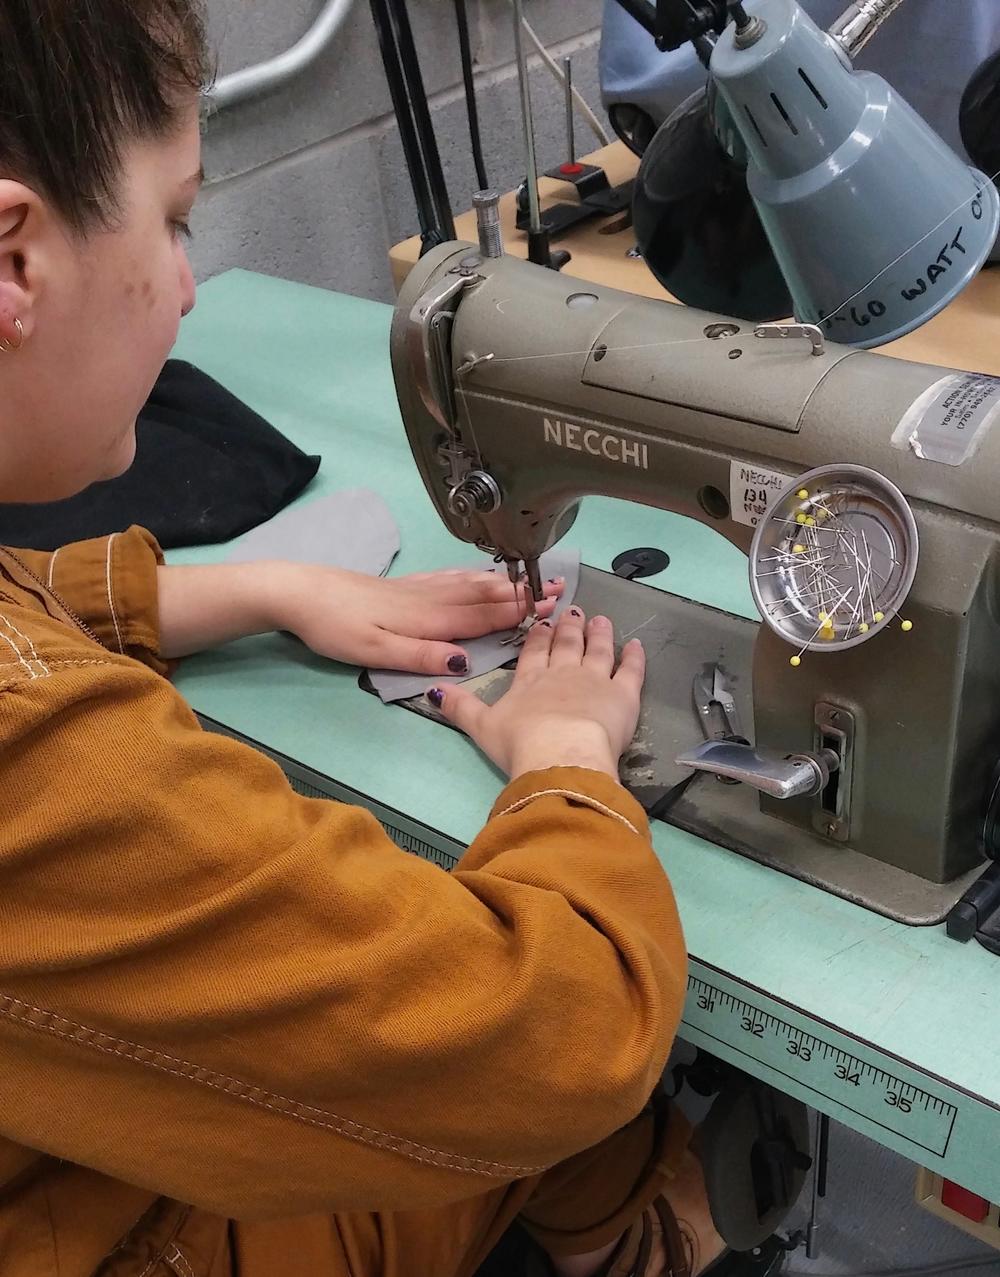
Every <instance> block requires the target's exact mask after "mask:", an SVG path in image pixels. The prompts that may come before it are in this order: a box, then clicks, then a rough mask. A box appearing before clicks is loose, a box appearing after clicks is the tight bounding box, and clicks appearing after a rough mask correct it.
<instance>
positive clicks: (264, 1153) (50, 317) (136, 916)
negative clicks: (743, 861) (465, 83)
mask: <svg viewBox="0 0 1000 1277" xmlns="http://www.w3.org/2000/svg"><path fill="white" fill-rule="evenodd" d="M0 49H2V50H3V58H4V72H3V76H2V77H0V500H7V501H14V500H16V501H28V500H30V501H51V500H54V499H58V498H60V497H64V496H68V495H70V494H72V493H75V492H77V491H79V490H81V489H82V488H83V487H85V486H86V485H88V484H90V483H92V482H94V481H96V480H99V479H104V478H108V477H111V476H114V475H117V474H119V473H121V472H122V471H123V470H124V469H125V468H126V467H127V466H128V465H129V463H130V461H131V459H132V457H133V452H134V446H135V434H134V422H135V417H136V414H137V412H138V410H139V408H140V407H141V405H142V403H143V402H144V400H145V397H146V396H147V394H148V392H149V390H150V388H151V387H152V385H153V382H154V380H155V378H156V376H157V373H158V371H159V369H160V367H161V366H162V364H163V361H164V359H165V358H166V356H167V354H168V352H169V350H170V349H171V346H172V344H173V341H174V338H175V336H176V333H177V328H178V323H179V321H180V318H181V316H182V315H183V314H185V313H186V312H187V311H189V310H190V309H191V307H192V306H193V305H194V284H193V281H192V277H191V273H190V270H189V267H188V264H187V260H186V257H185V252H184V247H183V242H182V239H183V234H184V231H185V224H186V221H187V218H188V215H189V213H190V210H191V205H192V203H193V201H194V198H195V195H196V193H197V190H198V186H199V182H200V176H199V174H200V156H199V130H198V91H199V88H200V86H201V84H202V82H203V78H204V52H203V43H202V30H201V26H200V23H199V20H198V16H197V14H196V12H195V10H194V8H193V3H191V2H189V0H0ZM0 572H2V579H0V649H2V651H3V657H2V658H0V786H2V792H3V794H4V796H5V800H4V819H3V822H2V827H0V900H2V902H3V903H2V922H3V925H2V928H0V1092H2V1103H0V1113H2V1114H3V1118H2V1127H0V1130H2V1132H3V1138H0V1254H2V1259H0V1271H2V1272H3V1274H4V1277H29V1274H30V1277H48V1275H49V1274H52V1275H53V1277H55V1274H57V1273H58V1274H59V1275H60V1277H85V1275H89V1274H93V1273H98V1272H99V1273H100V1274H102V1277H124V1275H126V1274H127V1275H129V1277H139V1275H140V1274H141V1277H165V1275H166V1274H174V1277H191V1274H196V1275H197V1277H209V1275H211V1277H219V1275H221V1274H227V1275H229V1274H233V1275H235V1274H236V1273H239V1274H240V1275H241V1277H263V1275H264V1274H267V1275H268V1277H298V1275H303V1277H304V1275H305V1274H308V1275H309V1277H347V1274H351V1275H352V1277H375V1274H386V1275H388V1277H399V1275H402V1274H404V1273H405V1274H408V1275H410V1277H423V1275H425V1274H426V1275H427V1277H452V1275H453V1274H454V1275H457V1274H470V1273H472V1272H474V1271H475V1268H476V1267H477V1265H478V1264H479V1263H481V1262H482V1259H483V1258H484V1256H485V1255H487V1254H488V1253H489V1251H490V1249H491V1248H492V1247H493V1246H494V1245H495V1243H496V1240H497V1238H498V1237H499V1236H500V1235H501V1234H502V1233H503V1232H504V1230H505V1229H506V1228H507V1226H508V1225H509V1224H510V1222H511V1221H512V1220H513V1219H515V1217H518V1216H519V1217H520V1218H521V1219H522V1220H523V1221H524V1222H525V1223H526V1224H527V1226H528V1227H529V1228H530V1230H531V1231H532V1232H533V1234H534V1236H535V1237H536V1239H537V1240H538V1241H539V1242H540V1243H541V1246H542V1247H543V1248H544V1250H545V1252H546V1253H547V1254H548V1255H549V1256H550V1257H551V1271H552V1272H554V1273H557V1274H562V1275H563V1277H570V1275H572V1277H586V1275H589V1274H596V1273H609V1274H610V1273H613V1274H625V1273H635V1274H642V1273H645V1274H646V1277H657V1275H658V1274H662V1273H666V1272H668V1271H671V1265H673V1269H672V1270H673V1271H674V1272H675V1274H676V1275H677V1277H680V1275H681V1273H683V1272H684V1271H685V1270H686V1268H690V1269H691V1270H692V1271H697V1270H698V1269H699V1268H700V1267H701V1266H703V1265H704V1264H706V1263H708V1262H709V1261H710V1260H711V1259H712V1258H713V1257H714V1255H715V1254H717V1253H718V1251H719V1250H720V1249H721V1242H720V1241H719V1239H718V1237H717V1235H716V1234H715V1233H714V1230H713V1228H712V1225H711V1220H710V1218H709V1215H708V1211H707V1207H706V1206H705V1202H704V1193H703V1189H702V1187H701V1184H700V1179H699V1172H698V1168H697V1163H696V1162H694V1160H693V1158H691V1156H690V1155H689V1154H687V1153H686V1152H685V1143H686V1135H685V1131H684V1128H683V1126H682V1124H681V1123H680V1122H679V1121H677V1120H675V1121H672V1122H670V1123H669V1125H667V1126H666V1128H664V1123H663V1122H662V1121H660V1120H658V1115H657V1114H656V1113H654V1112H653V1111H652V1110H651V1109H649V1108H646V1107H644V1105H645V1104H646V1101H647V1099H648V1097H649V1095H650V1094H651V1092H652V1091H653V1090H654V1086H655V1084H656V1082H657V1079H658V1077H659V1074H660V1072H661V1070H662V1068H663V1065H664V1062H665V1059H666V1057H667V1053H668V1050H669V1047H670V1043H671V1040H672V1038H673V1035H674V1032H675V1030H676V1027H677V1023H678V1019H679V1015H680V1008H681V1001H682V996H683V990H684V977H685V955H684V948H683V943H682V938H681V932H680V926H679V923H678V919H677V914H676V911H675V907H674V902H673V898H672V895H671V891H670V887H669V884H668V883H667V880H666V878H665V876H664V874H663V872H662V870H661V869H660V867H659V865H658V863H657V861H656V859H655V857H654V855H653V853H652V851H651V849H650V845H649V839H648V833H647V829H646V825H645V820H644V816H643V813H642V811H641V810H640V808H639V807H638V806H637V805H636V804H635V803H634V802H633V801H632V800H631V799H630V798H629V796H628V795H627V794H626V793H625V792H624V791H623V790H622V789H621V788H620V787H619V785H618V782H617V764H618V759H619V756H620V754H621V752H622V750H623V749H624V748H625V746H626V744H627V743H628V741H629V740H630V738H631V736H632V733H633V730H634V728H635V724H636V718H637V714H638V707H639V694H640V689H641V684H642V679H643V656H642V650H641V647H640V646H639V644H638V643H631V644H629V646H628V647H627V648H626V649H625V651H624V654H623V655H622V658H621V662H620V664H619V666H618V667H617V669H615V662H614V653H613V640H612V632H611V627H610V624H609V623H608V622H607V621H606V620H604V619H603V618H600V617H598V618H594V619H593V620H591V621H590V622H589V623H586V622H585V620H584V618H583V616H582V615H581V614H580V613H579V612H578V611H571V612H569V613H568V614H567V616H566V617H564V618H563V619H562V620H561V621H560V622H559V624H558V626H556V627H554V628H553V627H552V626H551V625H547V624H543V625H540V626H537V627H536V628H535V630H534V631H533V632H532V634H531V636H530V638H529V640H528V642H527V643H526V645H525V647H524V652H523V656H522V658H521V663H520V669H519V672H518V676H517V680H516V682H515V684H514V687H513V688H512V690H511V692H510V693H509V695H508V696H506V697H505V698H504V699H503V700H502V701H501V702H500V703H499V704H498V705H496V706H495V707H493V708H490V709H487V708H486V707H484V706H483V705H481V704H480V703H479V702H478V701H477V700H475V699H474V698H473V697H472V696H471V695H470V694H469V693H468V692H466V691H464V690H462V689H459V688H456V689H450V690H448V691H447V692H444V693H440V694H436V695H435V700H436V701H437V702H442V703H443V708H444V712H445V713H446V714H447V716H448V717H449V718H450V719H451V720H452V721H453V722H454V723H455V724H457V725H458V726H460V727H462V728H463V729H464V730H465V731H467V732H468V734H469V735H470V736H471V737H472V738H473V740H474V741H475V742H476V743H477V744H478V745H479V746H480V747H481V748H482V749H483V750H485V751H486V753H487V754H488V755H489V756H490V757H491V758H492V759H493V761H494V762H495V763H496V764H497V765H498V766H499V767H500V768H502V769H503V770H504V771H506V772H507V773H508V774H509V775H510V776H511V778H512V783H511V785H510V787H509V788H508V789H507V790H505V792H504V793H503V794H502V795H501V797H500V798H499V800H498V802H497V805H496V808H495V809H494V813H493V816H492V818H491V819H490V821H489V823H488V824H487V826H486V827H485V829H484V830H483V832H482V834H481V835H480V837H479V838H478V839H476V841H475V843H474V844H473V845H472V847H471V848H470V849H469V852H468V854H467V855H466V857H465V858H464V860H463V861H462V863H461V864H460V865H459V867H458V869H457V870H456V872H455V873H454V874H452V875H450V876H449V875H446V874H444V873H442V872H441V871H440V870H438V869H436V868H434V867H432V866H430V865H428V864H426V863H424V862H422V861H420V860H418V859H416V858H414V857H411V856H407V855H405V854H404V853H402V852H400V851H399V850H397V849H396V848H395V847H394V845H393V844H392V843H391V842H389V841H388V839H387V838H386V837H385V836H384V834H383V832H382V830H381V828H380V827H379V825H378V824H377V822H376V821H375V820H374V819H373V818H372V817H370V816H369V815H368V814H367V813H365V812H362V811H360V810H354V809H351V808H345V807H342V806H338V805H336V804H333V803H326V802H316V801H309V800H305V799H302V798H300V797H298V796H296V795H295V794H294V793H293V792H292V791H291V790H290V788H289V787H288V785H287V783H286V781H285V779H284V777H283V776H282V774H281V773H280V771H279V770H278V769H277V768H276V767H275V766H273V765H272V764H271V763H270V762H269V761H268V760H266V759H265V758H263V757H262V756H260V755H259V754H257V753H255V752H253V751H251V750H249V749H245V748H243V747H241V746H239V745H237V744H235V743H233V742H231V741H228V740H226V739H223V738H222V737H219V736H213V735H209V734H206V733H203V732H201V731H200V730H199V728H198V726H197V723H196V721H195V719H194V717H193V715H192V714H191V712H190V710H189V709H188V708H187V706H186V705H185V704H184V703H183V701H182V700H181V698H180V697H179V696H178V695H177V693H176V692H175V691H174V690H173V689H172V687H171V685H170V683H169V682H168V681H167V679H166V678H164V677H163V674H164V671H165V669H166V665H165V662H168V661H170V660H171V659H173V658H176V657H179V656H183V655H184V654H186V653H189V652H193V651H196V650H197V649H199V648H202V647H205V646H207V645H210V644H215V643H220V642H223V641H226V640H227V639H230V638H233V637H235V636H238V635H241V634H248V633H254V632H260V631H262V630H266V629H271V628H280V629H283V630H288V631H291V632H293V633H295V634H297V635H299V636H300V637H301V638H302V639H303V640H304V641H305V642H306V643H308V644H309V645H310V646H312V647H313V648H314V649H315V650H316V651H318V652H320V653H323V654H324V655H326V656H329V657H332V658H336V659H339V660H342V661H352V662H357V663H359V664H372V663H374V664H380V665H395V666H400V667H408V666H410V667H417V668H420V669H426V670H431V671H435V670H436V671H440V672H441V673H444V672H445V671H446V670H451V671H454V670H455V669H456V667H457V666H458V665H460V664H461V660H462V658H463V655H464V654H463V652H462V649H461V648H460V647H459V646H456V645H455V644H454V643H453V642H451V640H452V639H453V637H454V636H455V635H456V634H458V635H463V636H473V635H476V634H480V633H484V632H489V631H492V630H495V629H497V628H501V627H505V626H508V625H510V624H511V623H512V622H513V621H514V619H515V615H514V614H515V610H516V609H515V607H514V605H513V604H512V603H510V602H508V601H506V589H507V588H509V587H504V586H503V584H502V583H500V582H498V581H497V580H496V579H495V578H494V577H492V576H490V575H489V574H485V573H484V574H478V573H469V574H460V575H456V576H452V577H449V578H446V579H445V580H444V581H443V582H442V581H441V580H437V581H434V582H433V583H431V584H428V582H427V581H426V580H421V579H412V580H402V581H372V580H368V579H362V578H358V577H355V576H352V575H351V574H350V573H344V572H320V571H318V570H316V569H313V568H304V567H293V566H291V565H287V564H286V565H281V564H257V565H241V566H230V567H217V568H202V569H194V568H167V567H164V566H163V565H162V562H161V556H160V555H159V553H158V550H157V547H156V545H155V544H154V543H153V541H152V539H151V538H150V537H149V536H148V535H147V534H145V533H143V532H142V531H139V530H132V531H130V532H127V533H124V534H121V535H117V536H113V537H110V538H107V539H104V540H101V541H99V542H89V543H85V544H82V545H76V546H70V547H67V548H65V549H63V550H60V551H58V552H57V553H55V554H52V555H43V554H39V553H30V552H24V551H18V552H16V553H14V554H11V553H10V552H6V551H5V552H2V553H0ZM553 592H555V590H554V591H553ZM546 606H547V607H548V608H549V609H551V606H552V603H551V601H550V602H549V603H548V604H547V605H546ZM445 783H446V781H445V780H444V778H442V785H444V784H445ZM661 1116H662V1115H661ZM588 1150H589V1151H588ZM668 1181H670V1182H671V1183H672V1184H673V1185H674V1186H673V1187H671V1189H670V1196H671V1200H672V1202H673V1207H674V1209H673V1210H671V1209H669V1208H668V1207H667V1206H665V1205H664V1203H663V1201H662V1199H660V1193H661V1190H662V1188H663V1185H664V1184H666V1183H667V1182H668ZM675 1215H680V1216H681V1217H682V1219H684V1220H685V1221H686V1223H685V1225H684V1229H683V1234H684V1239H685V1240H684V1244H682V1240H681V1234H680V1232H679V1230H678V1226H677V1223H676V1220H675ZM650 1250H651V1251H652V1253H651V1254H650V1253H649V1252H650ZM665 1254H667V1255H669V1258H665V1257H664V1256H665ZM546 1263H548V1261H546Z"/></svg>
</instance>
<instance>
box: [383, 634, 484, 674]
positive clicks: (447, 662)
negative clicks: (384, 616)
mask: <svg viewBox="0 0 1000 1277" xmlns="http://www.w3.org/2000/svg"><path fill="white" fill-rule="evenodd" d="M370 663H371V665H372V666H374V667H376V668H378V669H383V670H406V671H408V672H412V673H414V674H443V675H446V676H448V677H450V678H462V677H464V676H466V675H467V674H468V673H469V657H468V654H467V653H466V652H464V651H463V650H462V648H460V647H458V646H456V644H454V643H441V642H437V641H435V640H433V639H426V638H410V637H409V636H408V635H405V634H391V633H390V632H389V631H388V630H380V631H379V632H378V637H377V638H376V639H375V640H374V642H373V643H372V657H371V662H370Z"/></svg>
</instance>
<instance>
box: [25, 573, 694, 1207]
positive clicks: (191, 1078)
mask: <svg viewBox="0 0 1000 1277" xmlns="http://www.w3.org/2000/svg"><path fill="white" fill-rule="evenodd" d="M112 553H113V551H112ZM152 557H153V555H152V552H151V553H150V560H151V561H152ZM57 570H58V563H57ZM95 608H96V600H95ZM98 610H99V609H98ZM91 615H93V612H92V613H91ZM109 616H110V610H109V611H108V612H107V614H106V615H105V618H104V620H105V623H106V622H107V619H108V617H109ZM118 624H119V627H121V625H122V617H121V616H119V618H118ZM112 628H113V623H112ZM35 641H36V643H37V644H38V646H39V650H40V652H41V654H42V656H43V657H44V655H45V652H44V641H45V635H44V634H43V633H39V634H37V635H36V636H35ZM115 646H117V644H116V645H115ZM125 646H127V644H125ZM50 668H51V670H52V673H51V677H49V678H45V679H43V678H37V679H34V680H31V681H28V680H27V679H25V681H24V682H23V683H22V684H21V685H19V686H16V687H13V688H10V689H8V690H7V691H6V692H3V693H0V733H2V743H3V746H4V747H3V749H2V750H0V778H2V784H3V792H4V794H5V815H4V820H3V822H2V825H0V875H2V877H0V883H2V894H3V915H4V925H3V927H2V928H0V1108H2V1111H3V1113H4V1132H5V1135H6V1136H7V1137H8V1138H11V1139H14V1140H16V1141H18V1142H20V1143H23V1144H25V1145H28V1146H30V1147H32V1148H35V1149H38V1150H40V1151H42V1152H45V1153H49V1154H51V1155H53V1156H56V1157H59V1158H64V1159H68V1160H70V1161H72V1162H76V1163H79V1164H82V1165H84V1166H89V1167H91V1168H93V1169H95V1170H98V1171H101V1172H103V1173H105V1174H108V1175H111V1176H114V1177H115V1178H117V1179H120V1180H124V1181H126V1182H128V1183H130V1184H132V1185H134V1186H136V1187H140V1188H146V1189H150V1190H152V1191H155V1192H158V1193H163V1194H166V1195H168V1196H170V1197H173V1198H176V1199H178V1200H181V1201H185V1202H189V1203H191V1204H193V1205H196V1206H200V1207H203V1208H205V1209H208V1210H211V1211H214V1212H215V1213H218V1214H222V1215H226V1216H229V1217H234V1218H238V1219H253V1218H266V1217H269V1216H291V1215H296V1214H306V1213H310V1212H313V1211H334V1210H370V1209H373V1208H374V1207H378V1208H380V1209H387V1210H392V1209H417V1208H419V1207H421V1206H430V1205H437V1204H441V1203H445V1202H448V1201H452V1200H458V1199H461V1198H468V1197H470V1196H473V1195H475V1194H478V1193H480V1192H483V1191H486V1190H488V1189H489V1188H491V1187H493V1186H495V1185H497V1184H501V1183H505V1182H509V1181H511V1180H513V1179H518V1178H522V1177H525V1176H528V1175H530V1174H533V1173H535V1172H537V1171H539V1170H541V1169H543V1168H547V1167H548V1166H551V1165H553V1164H555V1163H557V1162H559V1161H561V1160H563V1159H564V1158H566V1157H568V1156H570V1155H572V1154H574V1153H576V1152H578V1151H580V1150H581V1149H583V1148H586V1147H589V1146H591V1145H593V1144H595V1143H597V1142H598V1141H600V1140H601V1139H603V1138H604V1137H606V1136H607V1135H608V1134H610V1133H611V1132H612V1131H614V1130H616V1129H618V1128H619V1127H620V1126H622V1125H624V1124H625V1123H626V1122H627V1121H629V1120H630V1119H631V1118H632V1117H633V1116H634V1115H635V1114H636V1113H637V1112H638V1111H639V1110H640V1109H641V1107H642V1106H643V1104H644V1102H645V1101H646V1100H647V1098H648V1096H649V1094H650V1092H651V1091H652V1089H653V1087H654V1085H655V1082H656V1080H657V1078H658V1077H659V1074H660V1072H661V1070H662V1068H663V1065H664V1063H665V1061H666V1058H667V1054H668V1051H669V1048H670V1044H671V1041H672V1039H673V1036H674V1033H675V1031H676V1028H677V1024H678V1021H679V1017H680V1012H681V1004H682V998H683V993H684V986H685V953H684V946H683V941H682V936H681V929H680V924H679V921H678V917H677V912H676V908H675V905H674V900H673V896H672V893H671V889H670V886H669V883H668V881H667V878H666V876H665V874H664V872H663V870H662V868H661V866H660V864H659V862H658V861H657V859H656V857H655V855H654V854H653V851H652V848H651V846H650V841H649V836H648V831H647V828H646V823H645V817H644V815H643V813H642V811H641V809H640V808H639V807H638V805H637V804H636V803H634V802H633V801H632V799H631V798H629V797H628V796H627V795H626V794H625V792H624V791H623V790H621V789H620V788H619V787H618V786H617V785H615V784H614V783H613V782H612V781H611V780H610V779H609V778H607V777H604V776H601V775H598V774H597V773H591V772H586V771H577V770H565V771H559V770H556V771H548V772H544V773H539V774H536V775H531V776H526V777H522V778H521V779H520V780H518V781H517V782H516V783H515V784H514V785H512V786H510V787H509V788H508V789H507V790H506V791H505V793H504V794H503V795H502V797H501V798H500V800H499V802H498V803H497V806H496V808H495V810H494V813H493V815H492V817H491V818H490V820H489V821H488V823H487V825H486V827H485V829H484V830H483V832H482V834H481V835H480V836H479V837H478V838H477V839H476V840H475V842H474V843H473V845H472V846H471V847H470V848H469V850H468V853H467V854H466V856H465V857H464V859H463V860H462V861H461V863H460V864H459V866H458V868H457V870H456V871H455V872H454V873H452V874H450V875H449V874H447V873H445V872H444V871H443V870H441V869H439V868H437V867H435V866H433V865H431V864H429V863H426V862H424V861H422V860H420V859H417V858H416V857H413V856H411V855H408V854H406V853H404V852H403V851H401V850H399V849H398V848H397V847H396V846H395V845H394V844H393V843H392V842H391V841H390V840H389V839H388V837H387V836H386V835H385V833H384V831H383V830H382V828H381V826H380V825H379V824H378V822H377V821H376V820H375V819H374V817H373V816H371V815H370V814H369V813H367V812H365V811H363V810H361V809H358V808H352V807H347V806H342V805H339V804H335V803H332V802H326V801H318V800H309V799H305V798H302V797H300V796H298V795H296V794H295V793H294V792H293V791H292V790H291V788H290V787H289V785H288V783H287V781H286V779H285V777H284V775H283V774H282V773H281V771H280V769H279V768H278V767H276V766H275V765H274V764H273V763H272V762H271V761H270V760H268V759H267V758H265V757H264V756H263V755H261V754H259V753H257V752H255V751H253V750H251V749H249V748H246V747H243V746H241V745H239V744H237V743H235V742H233V741H230V740H228V739H226V738H224V737H222V736H217V735H211V734H209V733H205V732H203V731H201V730H200V728H199V727H198V725H197V722H196V720H195V719H194V716H193V715H192V713H191V711H190V710H189V708H188V707H187V706H186V704H185V703H184V701H183V700H182V699H181V698H180V697H179V696H178V695H177V693H176V692H175V690H174V689H173V688H172V687H171V686H170V684H169V683H167V682H166V681H165V680H163V679H159V678H157V677H155V676H154V675H153V674H152V673H150V671H149V670H148V669H145V668H143V667H142V666H141V665H139V664H137V663H135V662H134V661H127V660H125V659H123V658H122V657H121V656H118V655H115V654H114V653H113V652H112V653H109V654H108V657H107V660H106V661H105V662H103V663H100V662H98V663H94V662H86V663H81V662H77V663H73V662H61V663H60V662H53V663H52V664H51V666H50Z"/></svg>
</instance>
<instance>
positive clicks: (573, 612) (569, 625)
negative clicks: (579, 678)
mask: <svg viewBox="0 0 1000 1277" xmlns="http://www.w3.org/2000/svg"><path fill="white" fill-rule="evenodd" d="M585 621H586V618H585V617H584V615H583V613H582V612H581V611H580V609H579V608H578V607H571V608H569V610H568V611H566V612H564V613H563V614H562V616H561V617H560V618H559V624H558V625H557V626H556V636H555V638H554V639H553V640H552V655H551V656H550V657H549V665H550V666H551V667H552V668H553V669H556V668H558V667H559V666H564V665H579V664H580V662H581V661H582V660H583V627H584V624H585Z"/></svg>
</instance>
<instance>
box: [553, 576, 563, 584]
mask: <svg viewBox="0 0 1000 1277" xmlns="http://www.w3.org/2000/svg"><path fill="white" fill-rule="evenodd" d="M564 579H565V578H564V577H561V576H550V577H549V585H558V584H559V582H560V581H562V580H564Z"/></svg>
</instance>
